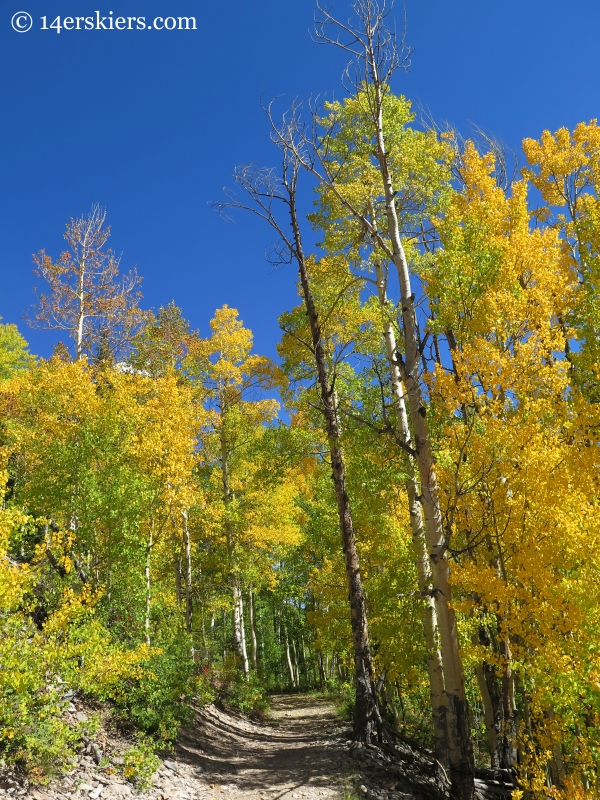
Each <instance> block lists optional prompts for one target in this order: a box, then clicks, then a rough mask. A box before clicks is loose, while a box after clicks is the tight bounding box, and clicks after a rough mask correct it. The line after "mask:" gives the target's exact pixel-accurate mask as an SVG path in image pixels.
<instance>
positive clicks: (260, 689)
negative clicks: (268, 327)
mask: <svg viewBox="0 0 600 800" xmlns="http://www.w3.org/2000/svg"><path fill="white" fill-rule="evenodd" d="M355 11H356V14H357V17H356V18H355V21H354V23H353V24H350V23H348V24H346V23H343V24H342V23H340V22H339V21H337V20H335V19H334V18H333V17H331V16H329V14H328V13H327V12H323V13H322V15H321V17H320V20H321V23H320V25H319V26H318V27H317V37H318V38H319V39H320V40H321V41H322V42H325V43H329V44H331V45H332V46H338V47H341V48H342V49H343V50H344V51H346V53H347V54H348V56H349V58H351V59H352V62H351V66H350V67H349V69H348V71H347V73H346V79H345V87H346V95H345V96H344V97H343V99H341V100H337V101H335V102H329V103H324V104H323V105H322V106H318V105H317V106H311V105H308V106H302V105H300V104H296V105H294V106H293V107H292V108H291V109H290V110H289V111H288V112H287V113H286V114H285V115H284V116H283V117H281V118H279V117H277V115H276V113H275V111H274V109H273V108H268V109H267V114H268V120H269V122H270V125H271V138H272V141H273V153H274V160H275V161H276V163H278V164H279V166H278V167H275V168H262V167H260V166H256V165H251V166H242V167H239V168H238V169H237V170H236V172H235V188H234V189H233V190H232V191H230V192H228V193H227V196H226V197H225V199H224V200H223V202H222V203H219V204H217V205H218V207H217V211H220V212H221V216H227V215H229V216H235V215H236V214H241V213H244V212H250V213H253V214H254V215H255V216H256V217H258V218H260V220H262V223H263V224H264V223H266V225H265V237H266V240H267V239H268V237H269V236H272V234H273V230H274V231H275V234H276V236H277V243H276V245H275V246H274V247H273V248H272V250H271V251H270V258H271V260H272V261H273V263H276V264H278V265H282V264H288V265H289V266H288V267H287V269H288V270H289V275H290V280H292V274H293V271H295V274H296V276H297V286H298V297H299V301H298V305H297V306H296V307H295V308H291V309H287V310H286V309H283V308H282V309H281V316H280V317H279V323H280V327H281V331H282V334H281V339H280V342H279V343H278V346H277V347H278V353H279V358H278V360H277V362H274V361H272V360H270V359H269V358H266V357H264V356H261V355H260V354H256V353H255V352H254V351H253V337H252V333H251V331H250V330H248V329H247V328H246V327H245V326H244V323H243V321H242V320H241V319H240V315H239V313H238V311H237V310H235V309H233V308H230V307H228V306H226V305H225V306H223V307H222V308H218V309H217V310H216V311H215V313H214V317H213V319H212V320H210V323H209V322H208V320H207V321H206V332H205V333H201V332H199V331H194V330H192V329H191V327H190V325H189V323H188V322H187V321H186V318H185V316H184V310H182V309H180V308H178V307H177V306H176V305H175V304H174V303H173V302H170V303H169V302H167V298H165V305H164V307H162V308H161V309H160V310H159V311H158V312H156V313H154V312H152V311H149V310H146V309H145V308H144V302H143V297H142V295H141V291H140V289H141V279H140V278H139V277H138V275H137V274H136V273H135V272H132V273H130V274H126V275H121V274H120V272H119V260H118V258H117V257H116V256H115V254H114V252H113V251H112V250H111V249H110V247H109V244H108V238H109V235H110V228H109V226H108V225H107V222H106V213H105V212H104V211H103V210H102V209H101V208H100V207H94V208H93V209H92V210H91V212H90V213H89V214H87V215H84V216H82V217H79V218H73V219H71V220H70V221H69V222H68V223H67V225H66V231H65V233H64V238H65V240H66V249H65V251H64V252H63V253H62V254H59V255H58V256H57V257H54V256H52V255H50V254H48V253H46V252H45V251H42V252H40V253H38V254H37V255H35V257H34V262H35V265H34V266H35V272H36V276H37V279H38V282H39V283H42V284H43V285H44V286H46V287H47V288H46V289H44V290H43V291H40V292H39V293H38V294H37V296H36V300H35V303H34V304H33V306H32V310H31V312H30V315H29V318H28V321H29V323H30V324H31V325H32V326H37V327H41V328H45V329H49V330H53V331H58V332H59V333H58V336H60V337H61V339H62V340H61V341H60V342H59V343H58V344H57V345H56V347H55V349H54V354H53V355H52V357H51V358H49V359H43V358H35V357H33V356H32V355H30V354H29V352H28V347H27V344H26V342H25V340H24V338H23V337H22V335H21V333H19V331H18V330H17V328H16V327H15V326H14V325H0V406H1V419H0V458H1V465H0V470H1V473H2V485H3V486H4V489H3V496H2V497H3V499H2V505H1V507H0V607H1V611H0V758H2V759H3V761H4V762H6V763H16V764H20V765H22V766H23V767H24V768H26V769H27V770H29V773H30V774H32V775H33V776H37V778H38V779H40V780H44V778H45V776H47V775H49V774H51V773H52V772H53V770H56V769H60V768H61V765H64V764H65V763H66V762H67V761H68V759H69V758H70V757H71V756H72V755H73V753H74V752H75V748H76V747H77V744H78V742H79V741H80V740H81V737H82V736H84V735H87V733H88V732H89V731H88V727H89V725H90V723H89V722H87V721H86V722H81V723H80V725H79V726H76V727H73V726H72V725H67V724H66V723H65V721H64V719H63V716H62V712H63V710H64V707H65V704H67V703H68V702H69V700H68V698H69V696H70V695H69V693H70V692H78V693H80V694H81V695H83V696H87V697H89V698H95V699H96V700H97V701H102V702H110V703H111V704H113V706H114V707H115V708H116V709H118V713H119V714H120V715H121V716H122V718H123V720H125V721H127V723H128V724H130V725H132V726H133V727H134V728H135V729H136V730H137V731H139V745H138V749H137V750H136V754H137V755H136V757H135V758H134V757H132V759H131V763H130V766H129V767H128V769H129V774H130V775H131V776H132V778H135V776H136V769H138V768H139V769H140V770H141V769H142V767H140V766H139V764H143V762H144V759H145V758H146V759H147V758H151V756H150V755H148V754H149V753H151V751H152V749H153V748H154V747H165V746H167V745H168V743H169V742H172V741H173V740H174V738H175V737H176V734H177V729H178V726H179V725H180V724H181V723H182V722H183V721H185V719H186V715H187V714H188V700H189V698H192V697H195V698H198V701H199V702H209V701H211V700H214V699H215V698H226V700H227V702H228V703H230V704H231V705H233V706H234V707H236V708H239V709H241V710H242V711H245V712H255V713H260V710H261V709H262V708H265V707H266V704H267V702H268V692H269V691H271V690H274V689H277V688H281V687H288V688H296V689H298V690H314V689H321V690H326V691H328V692H331V693H336V694H337V695H339V696H340V697H341V698H343V702H344V703H345V705H346V707H347V709H348V710H349V712H350V713H352V715H353V720H354V723H353V724H354V738H355V740H356V741H357V742H362V743H369V742H370V741H371V740H372V739H373V740H375V741H384V740H385V738H386V736H388V735H392V733H391V732H393V731H396V732H399V733H400V734H401V735H403V736H405V737H407V738H409V739H410V740H413V741H416V742H420V743H421V745H423V746H426V747H428V748H430V749H431V750H432V751H433V753H434V754H435V758H436V759H437V763H438V766H439V769H440V777H441V778H442V777H443V778H444V779H445V780H447V781H448V786H449V792H450V796H451V797H453V798H457V799H460V800H467V799H468V798H472V797H473V791H474V790H473V777H474V771H475V768H476V767H477V768H486V767H487V768H488V769H490V770H492V771H494V770H495V771H498V772H503V774H505V775H511V776H512V780H513V781H514V786H515V791H514V792H513V795H512V796H513V797H514V798H515V799H516V798H546V797H555V798H560V797H563V798H567V797H568V798H592V797H597V796H598V788H597V787H598V781H599V778H600V723H599V720H600V716H599V715H600V671H599V667H598V663H599V662H598V651H599V650H600V613H599V610H600V605H599V602H598V596H599V592H600V572H599V569H598V567H596V563H595V556H594V552H595V542H596V541H597V540H596V537H598V541H599V543H600V522H599V521H598V519H597V517H596V515H597V513H598V506H599V502H600V493H599V480H600V472H599V467H600V457H599V456H598V452H599V450H597V449H596V448H598V447H599V446H600V402H599V401H600V352H599V342H600V338H599V337H600V312H599V310H598V309H599V304H598V297H599V291H600V193H599V187H600V128H598V126H597V124H596V121H595V120H592V121H591V122H582V123H581V124H579V125H578V126H577V127H576V128H575V130H573V131H569V130H567V129H566V128H562V129H560V130H558V131H557V132H555V133H551V132H549V131H544V132H542V133H541V135H540V138H539V139H538V140H533V139H526V140H525V141H524V142H523V159H522V162H523V163H524V165H525V166H523V167H521V168H520V169H519V168H517V167H516V166H515V168H514V169H513V168H512V161H511V157H510V154H507V152H506V151H505V150H504V149H503V148H502V147H501V145H500V144H499V143H498V142H497V141H496V140H494V139H493V138H492V137H489V136H484V135H482V134H481V133H477V135H475V136H474V137H472V138H471V139H464V138H462V137H461V136H460V135H459V134H458V133H457V132H456V131H454V130H452V129H451V128H449V127H448V128H443V127H440V126H437V125H434V124H425V123H424V122H423V121H422V120H421V121H419V120H418V119H417V117H416V115H415V112H414V111H413V110H412V107H411V103H410V101H409V100H407V99H406V98H405V97H403V96H402V95H398V94H395V93H394V92H393V91H392V88H391V81H392V78H393V76H394V74H395V73H396V72H397V71H399V74H400V75H401V72H402V69H403V68H405V67H406V66H407V64H408V59H409V55H410V54H409V52H408V50H407V49H406V48H405V46H404V43H403V41H400V40H399V39H397V38H396V36H395V34H394V33H393V30H390V29H388V27H387V25H388V22H389V19H387V18H386V16H385V14H384V13H383V12H382V10H381V9H380V8H379V6H377V5H376V4H375V3H374V2H372V1H371V0H358V1H357V2H356V3H355ZM307 196H308V197H309V199H310V197H311V196H312V198H313V199H314V207H313V211H312V213H310V214H309V215H308V216H306V215H305V214H304V213H303V212H302V211H301V210H300V209H302V208H304V207H305V205H306V200H305V198H306V197H307ZM260 220H258V219H257V225H258V224H261V222H260ZM214 224H215V226H222V225H225V224H226V222H225V221H223V220H222V219H219V216H218V215H215V222H214ZM269 227H270V229H271V231H270V232H269ZM315 234H316V241H318V245H316V246H314V247H313V246H312V244H311V246H310V247H309V245H308V242H311V243H312V242H313V241H315ZM304 241H306V242H307V244H306V245H305V244H304V243H303V242H304ZM86 726H88V727H86ZM136 758H137V760H136Z"/></svg>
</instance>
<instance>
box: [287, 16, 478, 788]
mask: <svg viewBox="0 0 600 800" xmlns="http://www.w3.org/2000/svg"><path fill="white" fill-rule="evenodd" d="M317 8H318V10H319V12H320V13H321V21H320V22H319V23H318V24H317V38H318V39H320V40H321V41H322V42H324V43H327V44H333V45H335V46H337V47H340V48H341V49H342V50H343V51H345V52H346V53H348V54H350V56H351V58H352V60H353V62H354V63H355V64H356V77H355V79H353V89H354V92H355V95H354V96H355V97H356V96H357V95H358V94H359V92H361V91H362V92H363V97H364V113H365V116H366V118H367V119H368V121H369V130H368V138H369V141H370V142H372V145H373V154H374V155H373V160H374V163H375V165H376V167H377V169H378V172H379V196H380V197H381V199H382V203H383V205H384V208H385V220H386V224H385V228H384V230H382V231H380V230H379V228H378V226H377V225H376V223H375V222H373V221H372V220H371V219H370V216H369V214H368V210H367V209H363V208H357V207H356V206H355V205H354V204H353V202H352V198H349V197H347V196H346V195H345V193H344V189H343V186H339V185H338V182H337V175H336V172H335V169H334V170H329V169H328V166H329V165H328V154H329V141H330V138H331V135H332V133H334V132H335V119H333V120H330V121H327V120H326V121H325V122H324V127H323V128H322V133H320V134H315V135H313V132H314V129H315V126H312V127H309V128H308V130H307V129H306V128H305V127H304V126H303V125H302V124H301V122H300V121H299V114H300V109H299V108H297V107H296V108H294V109H293V112H292V115H291V116H289V117H288V120H287V124H285V125H283V126H279V128H275V132H274V138H275V139H276V141H277V142H278V143H279V144H280V146H282V147H286V148H288V149H289V150H290V151H291V152H292V153H293V154H294V156H295V157H296V158H297V159H298V161H299V163H301V164H302V166H303V168H305V169H306V170H308V171H309V172H310V173H311V174H312V175H313V176H314V177H315V178H316V179H317V180H318V181H319V184H321V185H322V186H325V187H327V188H328V189H329V190H330V191H332V192H333V193H334V194H335V195H336V196H337V198H338V199H339V201H340V203H341V204H343V205H344V206H345V207H346V209H347V210H348V212H349V213H350V214H351V215H352V216H354V217H355V218H356V219H357V221H359V222H360V223H361V225H362V226H363V227H364V230H365V231H367V232H368V234H369V236H370V237H371V238H372V240H373V242H374V244H376V245H377V246H378V247H379V248H381V250H382V252H383V253H384V254H385V256H386V258H387V259H388V260H389V261H391V262H392V263H393V264H394V267H395V268H396V271H397V275H398V282H399V288H400V298H401V310H402V313H401V318H402V334H403V340H404V342H403V343H404V348H403V349H404V358H399V359H398V364H399V366H400V370H401V374H402V377H403V382H404V386H405V389H406V395H407V399H408V408H409V413H410V420H411V424H412V432H413V437H414V443H415V444H414V451H415V460H416V464H417V467H418V473H419V480H420V484H421V494H420V502H421V505H422V508H423V515H424V522H425V532H426V537H427V545H428V551H429V558H430V564H431V572H432V578H433V587H432V593H433V594H434V596H435V600H436V608H437V615H438V625H439V632H440V641H441V649H442V658H443V665H444V683H445V692H446V698H447V716H446V720H447V727H448V764H449V768H450V779H451V794H452V796H453V797H454V798H456V800H471V798H472V797H473V792H474V783H473V777H474V758H473V747H472V740H471V732H470V725H469V709H468V703H467V698H466V693H465V675H464V668H463V663H462V658H461V653H460V645H459V638H458V628H457V621H456V614H455V611H454V608H453V606H452V589H451V583H450V568H449V562H448V541H447V535H446V531H445V529H444V524H443V520H442V517H441V514H440V507H439V498H438V482H437V477H436V472H435V460H434V457H433V452H432V447H431V440H430V433H429V424H428V420H427V404H426V402H425V395H424V387H423V384H422V381H421V378H420V375H419V368H420V356H421V353H420V346H421V342H420V337H419V333H418V328H417V319H416V311H415V295H414V293H413V289H412V286H411V271H410V268H409V264H408V261H407V257H406V251H405V248H404V244H403V241H402V237H401V232H400V226H399V222H398V213H397V209H396V199H395V198H396V187H395V185H394V180H393V172H392V170H391V168H390V156H389V153H388V145H387V143H386V128H385V125H384V113H383V109H384V100H385V95H386V93H387V92H388V91H389V83H390V80H391V78H392V76H393V74H394V73H395V72H396V71H397V70H398V69H401V68H403V67H406V66H407V63H408V59H409V55H410V51H409V50H408V49H407V48H406V47H405V44H404V41H403V40H402V41H400V42H399V41H397V38H396V35H395V33H394V32H393V31H391V30H390V29H389V28H387V26H386V17H387V16H388V14H389V11H388V10H386V8H385V5H380V4H379V3H378V2H377V0H356V2H355V3H354V4H353V11H354V14H355V18H356V22H354V21H353V20H351V21H350V22H348V23H343V22H340V21H339V20H337V19H335V18H334V17H333V16H332V15H331V14H329V13H328V12H327V11H325V10H323V9H322V8H321V7H320V6H319V5H317ZM315 122H316V124H317V126H318V124H319V120H318V118H317V120H315Z"/></svg>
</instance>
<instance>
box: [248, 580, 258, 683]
mask: <svg viewBox="0 0 600 800" xmlns="http://www.w3.org/2000/svg"><path fill="white" fill-rule="evenodd" d="M248 618H249V621H250V637H251V644H252V669H254V670H257V669H258V637H257V636H256V619H255V613H254V592H253V591H252V585H250V588H249V589H248Z"/></svg>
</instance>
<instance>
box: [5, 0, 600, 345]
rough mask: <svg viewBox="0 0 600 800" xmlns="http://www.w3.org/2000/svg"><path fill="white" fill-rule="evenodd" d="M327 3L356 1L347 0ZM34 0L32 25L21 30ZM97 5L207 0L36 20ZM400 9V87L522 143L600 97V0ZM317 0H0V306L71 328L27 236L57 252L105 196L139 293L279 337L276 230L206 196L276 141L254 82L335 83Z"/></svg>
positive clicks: (15, 315)
mask: <svg viewBox="0 0 600 800" xmlns="http://www.w3.org/2000/svg"><path fill="white" fill-rule="evenodd" d="M333 9H334V11H336V13H338V14H339V15H340V16H347V15H348V10H349V2H348V0H335V3H333ZM22 10H25V11H28V12H29V13H30V14H31V16H32V18H33V20H34V23H33V28H32V30H30V31H29V32H27V33H16V32H14V31H13V30H12V28H11V18H12V16H13V14H15V12H18V11H22ZM96 10H100V12H101V14H102V15H103V16H107V15H108V13H109V12H110V11H113V12H114V16H115V17H116V16H117V15H122V16H125V17H127V16H131V15H133V16H141V15H144V16H145V17H146V18H147V19H148V20H150V19H153V18H154V17H156V16H159V15H160V16H163V17H166V16H168V15H172V16H179V15H186V16H190V15H194V16H196V17H197V20H198V30H197V31H195V32H194V31H177V30H176V31H170V32H168V31H156V30H150V31H149V30H144V31H133V30H132V31H121V32H117V31H62V32H61V33H60V34H59V35H57V34H56V33H55V32H54V31H52V30H46V31H42V30H39V28H40V25H41V22H40V18H41V17H42V16H46V17H47V24H48V25H49V24H50V22H51V20H53V19H54V18H55V17H56V16H57V15H61V16H63V17H64V16H69V15H70V16H73V17H75V16H78V15H80V16H87V15H89V14H92V13H93V12H95V11H96ZM398 12H399V17H400V18H401V12H402V7H401V5H400V4H399V5H398ZM406 13H407V20H408V33H407V40H408V42H409V43H410V44H411V45H412V46H413V47H414V48H415V52H414V54H413V59H412V67H411V70H410V72H409V73H408V74H407V75H404V74H401V75H399V76H398V78H397V80H396V84H395V86H394V89H395V91H397V92H399V93H403V94H405V95H406V96H408V97H410V98H411V99H412V100H413V101H414V102H415V103H420V104H422V105H424V106H427V107H428V108H429V109H430V111H431V113H432V114H433V115H434V117H435V118H436V119H438V120H444V119H448V120H451V121H452V122H453V123H454V124H455V125H456V126H458V127H459V128H460V129H461V130H463V131H464V132H468V130H469V123H470V122H474V123H477V124H478V125H480V126H481V127H483V128H485V129H486V130H489V131H491V132H493V133H494V134H496V135H497V136H499V137H500V138H502V139H503V140H504V141H505V142H506V143H507V144H508V145H509V146H510V147H512V148H514V149H518V148H519V146H520V141H521V139H522V138H523V137H525V136H535V137H537V136H539V135H540V133H541V131H542V130H543V129H544V128H550V129H552V130H555V129H556V128H558V127H560V126H562V125H566V126H570V127H573V126H574V125H575V124H576V123H577V122H579V121H580V120H586V121H587V120H590V119H592V118H595V117H597V116H598V115H599V113H600V81H599V80H598V78H599V72H600V59H599V52H598V51H599V47H598V35H599V33H600V3H599V2H598V0H570V2H568V3H567V2H564V0H563V2H557V0H505V2H498V0H493V1H492V0H452V2H450V1H449V0H406ZM312 16H313V3H312V0H255V1H254V2H248V1H247V0H246V2H243V1H242V0H231V1H230V2H226V1H225V0H223V1H222V2H207V0H102V2H100V0H2V11H1V12H0V101H1V103H2V111H3V113H2V116H1V119H0V193H1V194H0V197H1V200H0V203H1V209H0V211H1V213H0V241H1V247H0V275H1V278H2V282H1V287H2V289H1V291H0V315H1V316H2V317H3V318H4V322H15V323H17V324H19V326H20V328H21V330H22V331H23V333H24V335H25V336H26V338H28V340H29V341H30V343H31V347H32V350H33V351H34V352H36V353H38V354H40V355H44V356H46V355H49V354H50V352H51V349H52V345H53V343H54V342H55V341H56V340H57V338H58V336H57V334H55V333H52V332H51V333H47V332H41V331H31V330H29V329H27V328H26V327H25V323H24V322H22V321H21V316H22V314H23V311H24V310H25V309H26V308H27V307H28V306H30V305H31V303H32V301H33V292H32V286H33V284H34V276H33V273H32V264H31V254H32V253H34V252H37V251H38V250H40V249H41V248H46V250H47V251H48V252H49V253H50V254H52V255H55V256H57V255H58V254H59V253H60V252H61V249H63V241H62V233H63V231H64V225H65V223H66V222H67V221H68V219H69V217H70V216H80V215H82V214H85V213H87V211H88V210H89V208H90V206H91V205H92V203H100V204H101V205H102V206H105V207H106V208H107V209H108V215H109V222H110V224H111V226H112V230H113V236H112V238H111V244H112V247H113V248H114V249H115V250H116V251H117V252H118V253H121V254H122V268H123V269H124V270H128V269H129V268H131V267H132V266H134V265H137V267H138V270H139V272H140V274H141V275H143V276H144V286H143V289H144V296H145V305H146V306H148V307H153V308H155V309H157V308H158V307H159V306H160V305H164V304H166V303H167V302H168V301H170V300H171V299H174V300H175V302H176V303H177V304H179V305H180V306H181V307H182V308H183V311H184V313H185V315H186V316H187V317H188V318H189V319H190V320H191V322H192V325H193V326H194V327H199V328H200V330H201V332H203V333H205V334H206V333H208V321H209V319H210V317H211V316H212V313H213V311H214V309H215V308H217V307H218V306H220V305H222V304H224V303H227V304H229V305H230V306H234V307H236V308H238V309H239V311H240V315H241V317H242V319H243V320H244V322H245V323H246V325H248V326H249V327H250V328H252V329H253V331H254V332H255V343H256V349H257V351H259V352H262V353H264V354H268V355H274V354H275V343H276V341H277V339H278V336H279V330H278V325H277V316H278V314H279V313H281V311H282V310H284V309H285V308H289V307H290V306H291V305H293V304H294V303H295V302H296V294H295V285H294V280H295V275H294V272H293V270H292V269H291V268H284V269H282V270H280V271H277V272H273V269H272V268H271V267H270V266H269V264H267V263H266V261H265V260H264V257H263V253H264V250H265V247H267V246H268V244H269V243H270V241H271V240H272V238H273V237H272V235H271V233H270V231H269V230H268V229H267V228H266V227H263V226H262V225H261V224H260V222H259V221H257V220H255V219H253V218H251V217H248V218H245V217H244V216H241V215H239V214H238V215H237V216H236V222H235V224H227V223H225V222H223V221H222V220H220V219H219V217H218V216H217V215H216V214H215V213H214V211H212V210H211V209H210V207H209V205H208V203H209V201H211V200H218V199H220V198H221V189H222V187H223V185H227V184H230V185H231V178H230V176H231V173H232V171H233V168H234V167H235V165H236V164H240V163H244V162H249V161H256V160H257V161H261V162H262V163H265V164H275V163H276V161H277V153H276V152H273V150H272V149H271V146H270V143H269V139H268V126H267V124H266V120H265V118H264V114H263V112H262V111H261V108H260V97H261V95H264V97H266V98H271V97H273V96H276V95H282V94H285V95H287V97H288V98H289V99H292V98H293V97H294V96H300V97H306V96H307V95H309V94H311V93H312V94H318V93H328V94H329V95H330V96H331V94H332V93H334V92H335V93H336V95H337V96H339V95H340V94H341V86H340V73H341V70H342V68H343V66H344V58H343V56H342V54H341V53H339V52H338V51H336V50H335V49H333V48H327V47H320V46H318V45H316V44H314V43H313V42H312V41H311V39H310V36H309V32H308V30H309V28H310V27H311V22H312ZM400 21H401V19H400Z"/></svg>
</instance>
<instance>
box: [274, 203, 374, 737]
mask: <svg viewBox="0 0 600 800" xmlns="http://www.w3.org/2000/svg"><path fill="white" fill-rule="evenodd" d="M290 201H291V202H290V211H291V223H292V230H293V235H294V244H295V256H296V260H297V263H298V272H299V276H300V284H301V286H302V296H303V299H304V307H305V309H306V314H307V316H308V321H309V324H310V331H311V338H312V345H313V353H314V359H315V366H316V369H317V379H318V384H319V388H320V396H321V413H322V414H323V418H324V421H325V429H326V433H327V439H328V444H329V454H330V459H331V476H332V479H333V484H334V488H335V496H336V500H337V506H338V517H339V524H340V532H341V535H342V547H343V551H344V558H345V563H346V578H347V581H348V599H349V603H350V615H351V621H352V640H353V645H354V665H355V683H356V709H355V714H354V739H355V740H356V741H361V742H364V743H367V744H368V743H369V742H370V740H371V735H372V734H373V730H374V726H375V725H377V726H379V725H380V724H381V716H380V714H379V708H378V706H377V698H376V696H375V692H374V691H373V685H372V681H373V669H372V659H371V647H370V644H369V628H368V622H367V609H366V600H365V595H364V591H363V585H362V579H361V575H360V565H359V560H358V553H357V551H356V541H355V538H354V526H353V523H352V514H351V511H350V500H349V497H348V492H347V490H346V467H345V463H344V458H343V455H342V446H341V441H340V432H339V425H338V419H337V413H336V409H335V402H334V397H333V387H332V385H331V381H330V377H329V372H328V369H327V362H326V359H325V351H324V347H323V338H322V335H321V327H320V324H319V319H318V313H317V310H316V307H315V302H314V299H313V296H312V292H311V288H310V279H309V275H308V270H307V267H306V260H305V258H304V252H303V249H302V241H301V236H300V227H299V223H298V218H297V212H296V204H295V194H292V196H291V198H290Z"/></svg>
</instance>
